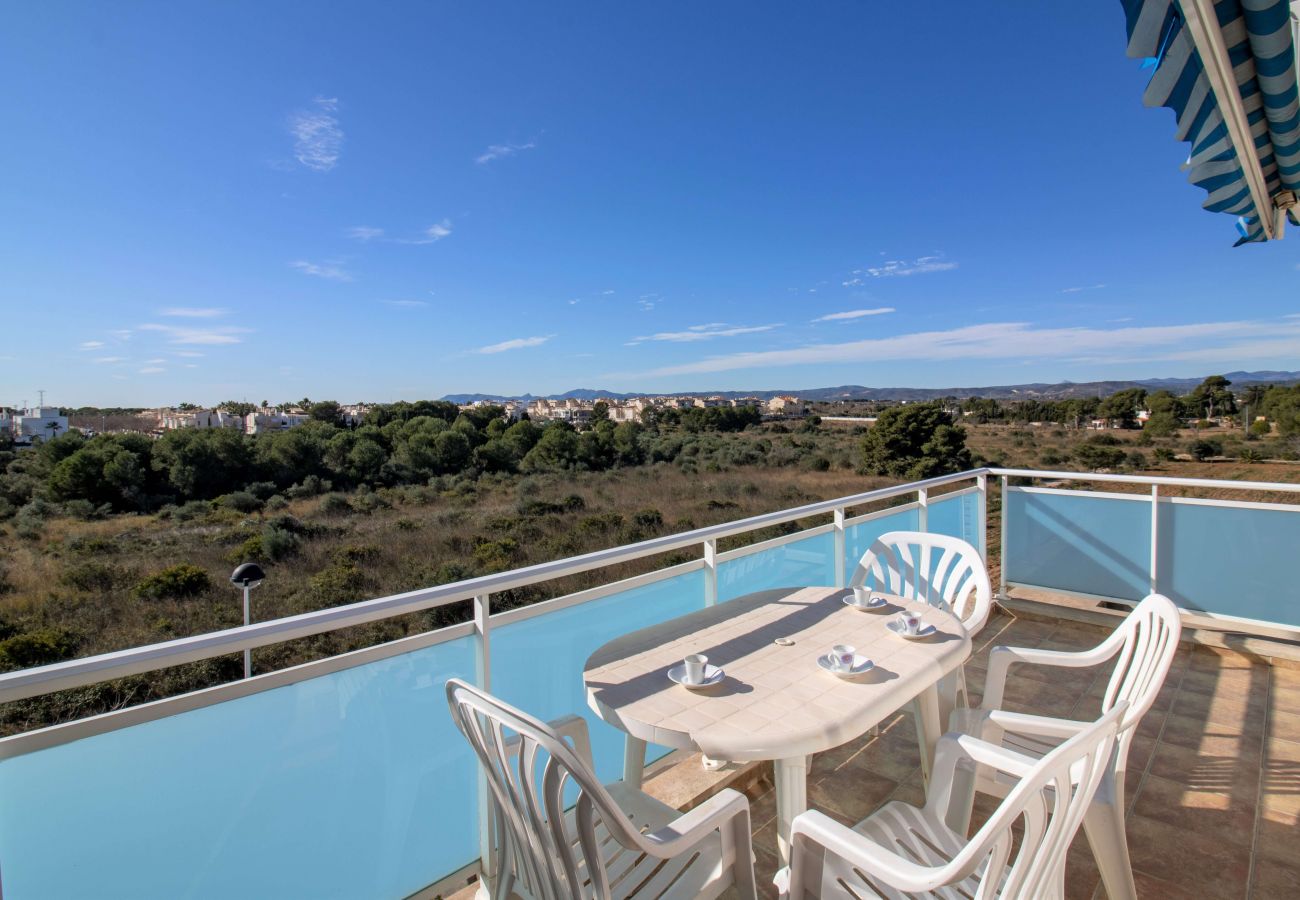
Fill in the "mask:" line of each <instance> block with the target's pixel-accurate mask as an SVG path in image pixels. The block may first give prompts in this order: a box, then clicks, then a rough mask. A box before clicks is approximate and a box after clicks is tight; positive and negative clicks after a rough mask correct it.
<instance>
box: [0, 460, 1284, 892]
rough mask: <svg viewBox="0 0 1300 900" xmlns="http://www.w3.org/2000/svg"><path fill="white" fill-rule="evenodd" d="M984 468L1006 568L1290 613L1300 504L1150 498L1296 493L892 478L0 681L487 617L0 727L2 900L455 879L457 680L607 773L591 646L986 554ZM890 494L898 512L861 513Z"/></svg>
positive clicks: (360, 888)
mask: <svg viewBox="0 0 1300 900" xmlns="http://www.w3.org/2000/svg"><path fill="white" fill-rule="evenodd" d="M991 476H992V477H997V476H1001V477H1002V482H1003V488H1002V496H1003V505H1002V509H1003V510H1004V514H1003V526H1002V528H1003V531H1002V535H1003V540H1002V559H1003V565H1002V571H1003V573H1004V579H1005V584H1008V585H1027V586H1036V587H1043V588H1050V589H1053V590H1058V591H1065V592H1074V593H1080V594H1087V595H1092V596H1104V597H1107V598H1113V599H1118V600H1136V599H1139V598H1140V597H1141V596H1143V595H1144V594H1145V593H1147V592H1148V591H1149V590H1150V588H1151V586H1152V585H1153V584H1154V585H1156V586H1157V587H1159V588H1160V589H1161V590H1162V591H1164V592H1165V593H1168V594H1170V596H1173V597H1174V598H1175V599H1176V600H1178V601H1179V602H1180V603H1182V604H1184V605H1186V606H1188V607H1189V608H1193V609H1196V610H1198V611H1202V612H1206V613H1209V614H1213V615H1218V616H1223V617H1235V618H1243V619H1255V620H1262V621H1268V622H1270V623H1274V624H1282V625H1286V626H1290V627H1296V626H1297V625H1298V624H1300V602H1297V595H1296V590H1295V588H1294V587H1293V586H1292V585H1291V584H1290V582H1289V578H1288V574H1289V571H1290V567H1289V566H1287V565H1286V563H1287V562H1288V555H1287V554H1286V553H1285V552H1284V548H1286V547H1288V546H1289V547H1295V546H1300V540H1298V539H1300V515H1296V513H1298V512H1300V507H1298V506H1289V505H1281V504H1265V503H1240V502H1230V501H1220V500H1212V501H1201V500H1195V501H1193V500H1189V499H1183V498H1172V497H1170V498H1166V497H1161V496H1160V495H1159V491H1160V489H1161V488H1162V487H1164V486H1168V485H1175V484H1176V485H1180V486H1191V487H1206V486H1209V487H1214V488H1231V489H1233V490H1254V491H1291V492H1300V485H1282V484H1258V483H1243V482H1204V481H1196V480H1189V479H1152V478H1140V477H1134V478H1122V479H1120V476H1090V475H1080V474H1077V473H1051V472H1028V471H1019V470H1001V469H979V470H974V471H970V472H964V473H960V474H957V475H952V476H945V477H942V478H935V479H930V480H928V481H922V482H915V483H911V484H904V485H898V486H894V487H889V488H884V489H881V490H876V491H870V492H867V493H863V494H857V495H854V496H850V497H842V498H839V499H835V500H828V501H824V502H820V503H814V504H809V505H806V506H801V507H797V508H792V509H787V510H782V511H779V512H774V513H769V514H766V515H762V516H755V517H753V518H749V519H745V520H742V521H738V522H732V523H726V524H722V525H716V526H711V527H708V528H701V529H696V530H694V531H690V532H685V533H682V534H677V535H669V536H665V537H661V538H655V539H653V540H649V541H643V542H641V543H637V544H631V545H627V546H624V547H617V548H613V549H609V550H603V551H599V552H596V553H590V554H586V555H584V556H579V557H573V558H570V559H565V560H558V561H555V562H549V563H543V564H540V565H536V566H530V567H528V568H524V569H518V570H514V571H510V572H503V573H499V574H494V575H488V576H484V577H481V578H476V579H471V580H468V581H463V582H458V583H456V584H450V585H443V586H440V587H437V588H431V589H428V590H421V591H414V592H411V593H407V594H401V595H396V596H392V597H382V598H378V599H374V600H367V601H363V602H360V603H355V604H352V605H349V606H345V607H338V608H334V609H329V610H322V611H319V612H313V613H307V614H304V615H299V616H293V617H290V618H285V619H278V620H274V621H269V622H260V623H257V624H253V625H248V626H244V627H241V628H233V629H228V630H226V631H221V632H215V633H212V634H207V635H201V636H198V637H193V638H185V639H181V640H176V641H169V642H166V643H163V644H156V645H152V646H149V647H141V648H136V649H132V650H126V651H121V652H118V653H110V654H104V655H102V656H98V657H91V658H87V659H81V660H72V661H69V662H65V663H59V664H56V665H52V666H44V667H41V668H37V669H29V670H25V671H21V672H12V673H7V674H4V675H0V702H9V701H13V700H17V699H21V698H25V697H31V696H36V695H40V694H45V693H49V692H53V691H58V690H63V689H68V688H75V687H79V686H84V685H89V684H94V683H97V682H101V681H104V680H107V679H112V678H118V677H122V676H124V675H130V674H136V673H140V672H147V671H152V670H156V669H161V668H165V667H167V666H172V665H177V664H181V663H185V662H190V661H194V660H198V659H203V658H208V657H213V656H220V655H225V654H230V653H235V652H239V651H242V650H244V649H249V648H257V647H261V646H265V645H268V644H272V643H276V642H279V641H286V640H292V639H295V638H300V637H304V636H307V635H311V634H319V633H322V632H326V631H331V630H335V629H339V628H345V627H348V626H352V625H357V624H361V623H364V622H370V621H375V620H377V619H382V618H385V617H388V616H394V615H400V614H404V613H409V612H414V611H418V610H423V609H431V608H434V607H437V606H443V605H446V604H449V603H455V602H461V601H465V600H470V601H472V605H473V611H474V615H473V620H472V621H470V622H465V623H463V624H458V625H454V626H451V627H449V628H443V629H440V630H438V631H434V632H430V633H427V634H421V635H417V636H414V637H409V638H405V639H402V640H398V641H394V642H392V643H388V644H383V645H380V646H376V647H370V648H367V649H364V650H358V651H355V652H352V653H347V654H343V655H339V656H334V657H330V658H328V659H323V660H319V661H316V662H311V663H306V664H304V665H300V666H296V667H294V668H291V669H285V670H282V671H277V672H270V673H267V674H264V675H259V676H256V677H254V678H250V679H247V680H243V681H238V682H233V683H230V684H223V685H220V686H217V687H213V688H209V689H206V690H202V691H196V692H193V693H190V694H185V695H182V696H179V697H173V698H168V699H165V700H159V701H156V702H153V703H148V704H143V705H140V706H136V707H131V708H127V709H123V710H119V711H115V712H111V713H106V714H103V715H98V716H94V717H91V718H87V719H82V720H78V721H74V722H69V723H66V724H61V725H56V726H52V727H49V728H45V729H41V730H38V731H33V732H29V733H26V734H20V735H16V736H13V737H10V738H6V739H3V740H0V810H3V814H2V815H0V873H3V874H2V877H3V892H4V896H5V897H7V898H10V900H14V898H17V900H21V898H26V897H49V896H85V895H95V896H131V897H154V896H157V897H174V896H196V895H203V896H207V895H217V894H245V895H246V894H249V893H250V891H251V892H252V893H257V894H261V895H268V896H313V897H331V896H339V897H355V896H373V897H394V898H397V897H407V896H410V895H413V894H416V895H425V894H431V893H432V892H433V891H434V890H435V889H436V886H437V885H439V884H449V883H450V880H451V879H455V880H458V881H461V883H463V879H464V878H465V877H467V875H468V874H469V873H470V872H472V871H473V869H474V867H475V866H476V865H477V859H478V857H479V855H480V846H479V822H480V807H479V803H480V799H479V797H478V795H477V789H476V784H477V777H476V772H475V768H474V763H473V760H472V758H471V755H470V753H469V750H468V747H467V745H466V744H465V742H464V741H463V740H462V739H461V737H460V735H459V734H458V733H457V732H456V731H455V730H454V728H453V726H452V724H451V721H450V718H449V717H448V715H447V712H446V707H445V701H444V696H443V691H442V686H443V684H444V682H445V681H446V680H447V679H448V678H450V677H459V678H464V679H466V680H469V681H472V682H474V683H477V684H480V685H482V686H484V687H486V688H487V689H489V690H491V691H492V692H493V693H495V694H497V695H499V696H501V697H503V698H504V699H505V700H507V701H508V702H511V703H514V704H517V705H519V706H521V707H523V708H525V709H527V710H528V711H529V712H531V713H533V714H535V715H538V716H541V717H543V718H552V717H555V716H558V715H561V714H565V713H579V714H583V715H586V716H587V717H588V720H589V722H590V723H591V728H592V742H593V751H594V754H595V758H596V763H597V768H598V770H599V774H600V775H601V776H602V778H605V779H607V780H612V779H614V778H617V777H618V775H619V772H620V768H621V762H622V736H621V734H619V733H618V732H616V731H615V730H614V729H612V728H610V727H609V726H606V725H605V724H604V723H601V722H599V721H598V720H595V719H594V717H593V716H591V715H590V714H589V713H588V712H587V707H586V703H585V700H584V697H583V692H582V682H581V669H582V665H583V663H584V662H585V660H586V658H587V656H588V655H589V654H590V653H591V651H592V650H594V649H595V648H596V647H598V646H599V645H600V644H602V643H604V642H605V641H607V640H609V639H610V638H613V637H615V636H618V635H620V634H624V633H627V632H629V631H632V630H635V629H638V628H643V627H646V626H648V625H652V624H655V623H658V622H662V621H665V620H667V619H670V618H673V617H675V616H679V615H682V614H684V613H687V612H690V611H692V610H695V609H699V608H701V607H703V606H706V605H710V604H714V603H725V602H726V601H727V600H729V599H731V598H733V597H736V596H739V595H741V594H745V593H748V592H750V591H755V590H759V589H763V588H770V587H779V586H786V585H799V584H838V585H842V584H844V583H845V581H846V580H847V578H848V576H849V573H851V571H852V568H853V566H854V564H855V563H856V561H857V559H858V558H859V557H860V556H861V554H862V553H863V552H864V551H865V550H866V548H867V547H868V546H869V545H870V543H871V542H872V541H873V540H874V539H875V538H876V537H877V536H878V535H880V534H882V533H884V532H886V531H891V530H898V529H908V530H929V531H935V532H941V533H944V534H951V535H954V536H957V537H961V538H964V539H965V540H967V541H969V542H971V543H972V544H975V545H976V546H977V547H979V548H980V550H981V551H982V552H984V551H986V549H987V547H986V542H985V538H986V533H987V528H986V522H987V518H988V517H987V498H988V479H989V478H990V477H991ZM1021 479H1040V480H1046V479H1074V480H1080V479H1082V480H1087V481H1098V482H1100V481H1105V480H1113V479H1120V480H1124V481H1127V482H1131V483H1132V482H1136V483H1139V484H1142V485H1147V486H1150V487H1151V494H1149V495H1147V494H1142V495H1132V494H1110V493H1098V492H1086V491H1077V490H1060V489H1043V488H1030V487H1021V486H1017V485H1013V484H1011V483H1010V482H1009V480H1016V481H1019V480H1021ZM882 503H893V504H896V505H892V506H888V507H887V508H884V509H878V510H876V511H873V512H868V513H866V514H863V515H854V514H853V513H854V511H855V510H858V509H861V508H863V507H867V506H879V505H880V504H882ZM1144 515H1145V519H1143V518H1142V517H1143V516H1144ZM815 516H827V517H829V518H830V521H829V522H826V523H824V524H820V525H817V526H816V527H813V528H808V529H805V530H802V531H798V532H796V533H794V534H790V535H787V536H783V537H779V538H776V539H773V540H767V541H762V542H760V543H754V544H750V545H748V546H744V547H741V548H739V549H734V550H728V551H725V552H719V550H718V543H719V541H721V540H724V539H727V538H734V537H739V536H744V535H747V534H752V533H753V532H755V531H758V530H759V529H763V528H767V527H770V526H773V525H781V524H785V523H789V522H794V521H797V520H805V519H808V518H811V517H815ZM1143 522H1145V523H1146V524H1145V526H1144V525H1143ZM691 547H694V548H698V549H699V551H700V557H699V558H698V559H695V560H692V561H690V562H687V563H683V564H680V565H674V566H669V567H667V568H663V569H660V570H658V571H654V572H651V573H649V574H645V575H639V576H637V577H634V578H630V579H626V580H623V581H619V582H616V583H612V584H607V585H603V586H600V587H597V588H593V589H590V590H585V591H581V592H579V593H575V594H570V595H568V596H564V597H560V598H557V599H555V600H550V601H546V602H543V603H537V604H534V605H532V606H528V607H523V608H518V609H512V610H509V611H505V612H500V613H493V612H492V611H491V597H492V595H493V593H495V592H499V591H503V590H507V589H511V588H516V587H521V586H524V585H528V584H535V583H539V582H545V581H549V580H552V579H556V578H562V577H565V576H569V575H573V574H576V573H579V572H585V571H590V570H593V569H599V568H602V567H606V566H610V565H616V564H620V563H625V562H628V561H631V560H637V559H643V558H646V557H649V556H654V555H657V554H662V553H666V552H669V551H679V550H682V549H685V548H691ZM1210 547H1212V548H1213V550H1214V553H1213V554H1212V555H1209V554H1207V553H1206V552H1205V551H1206V550H1207V548H1210ZM1260 548H1264V552H1263V553H1261V552H1260ZM1216 564H1218V568H1216ZM665 752H667V751H666V750H665V749H664V748H651V751H650V755H651V757H652V758H653V757H655V756H658V755H662V754H663V753H665ZM254 886H255V888H254Z"/></svg>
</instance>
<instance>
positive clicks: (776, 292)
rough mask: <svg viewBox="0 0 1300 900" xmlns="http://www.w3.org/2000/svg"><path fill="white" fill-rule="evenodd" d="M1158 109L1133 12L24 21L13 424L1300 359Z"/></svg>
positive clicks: (844, 8)
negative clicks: (107, 413) (22, 414)
mask: <svg viewBox="0 0 1300 900" xmlns="http://www.w3.org/2000/svg"><path fill="white" fill-rule="evenodd" d="M1145 79H1146V73H1145V72H1143V71H1142V70H1141V69H1140V68H1139V64H1138V62H1137V61H1134V60H1129V59H1127V58H1126V57H1125V55H1124V25H1123V17H1122V14H1121V9H1120V5H1119V3H1117V2H1114V0H1096V2H1090V3H1078V4H1061V3H1050V4H1047V3H1041V2H1030V0H1022V2H1003V3H997V4H956V3H952V4H929V3H927V4H878V3H848V2H834V3H816V4H807V5H802V6H799V7H797V8H796V7H794V6H790V5H788V4H761V5H760V4H752V3H722V2H710V3H658V4H635V5H634V4H594V3H593V4H584V5H569V4H550V3H547V4H539V3H517V4H506V3H476V4H451V3H409V4H398V3H392V4H361V3H334V4H316V3H310V4H309V3H297V4H291V3H272V4H268V3H242V4H241V3H220V4H218V3H206V4H199V3H174V2H173V3H145V2H139V3H131V4H113V5H105V4H92V3H88V2H87V3H62V4H34V3H32V4H8V5H7V6H6V7H5V8H4V10H3V12H0V101H2V102H0V107H2V108H3V109H5V111H6V113H5V126H6V127H5V138H4V140H3V141H0V169H2V170H3V172H4V188H3V190H0V247H3V250H2V251H0V272H2V273H3V277H0V304H3V309H4V310H5V313H4V318H5V323H6V326H7V327H6V329H5V331H6V336H7V340H6V341H5V345H6V346H5V347H4V348H0V390H2V391H3V395H2V396H0V402H2V403H16V402H19V401H21V400H23V399H28V400H33V401H34V400H35V397H36V390H37V389H41V388H43V389H45V390H46V391H47V392H48V393H47V398H48V399H49V400H50V401H51V402H55V403H61V404H64V405H80V404H105V405H107V404H129V405H154V404H163V403H175V402H179V401H182V400H188V401H192V402H217V401H220V400H223V399H241V398H242V399H248V400H251V401H254V402H256V401H258V400H262V399H269V400H271V401H272V402H276V401H280V400H286V399H291V398H299V397H303V396H310V397H313V398H316V399H321V398H327V397H332V398H336V399H339V400H343V401H356V400H394V399H401V398H406V399H413V398H418V397H431V396H440V395H442V394H444V393H447V392H461V391H485V392H508V393H521V392H525V391H531V392H534V393H541V392H554V391H563V390H567V389H570V388H575V387H592V388H604V389H610V390H645V391H671V390H707V389H745V388H753V389H770V388H801V387H816V386H826V385H833V384H845V383H857V384H866V385H874V386H889V385H915V386H952V385H978V384H998V383H1007V382H1022V381H1039V380H1041V381H1058V380H1062V379H1071V380H1086V379H1092V378H1101V377H1153V376H1166V375H1198V374H1202V373H1206V372H1212V371H1221V370H1231V369H1237V368H1245V369H1254V368H1296V367H1297V365H1296V364H1297V362H1298V361H1300V319H1298V318H1296V317H1295V314H1296V313H1297V312H1300V303H1297V301H1296V296H1297V286H1298V284H1300V271H1298V269H1297V263H1300V243H1297V241H1298V240H1300V235H1292V236H1291V239H1290V240H1286V241H1281V242H1272V243H1270V244H1267V245H1256V246H1248V247H1243V248H1239V249H1234V248H1233V247H1232V242H1233V239H1234V237H1235V235H1234V233H1233V228H1232V220H1231V218H1230V217H1228V216H1224V215H1214V214H1210V213H1206V212H1203V211H1202V210H1200V208H1199V206H1200V203H1201V201H1202V199H1203V195H1202V194H1201V193H1200V192H1199V191H1197V190H1196V189H1195V188H1193V187H1191V186H1190V185H1188V184H1187V183H1186V182H1185V179H1184V176H1183V175H1182V174H1180V172H1179V171H1178V165H1179V163H1180V162H1181V161H1182V160H1183V158H1184V157H1185V146H1184V145H1180V144H1177V143H1175V142H1174V140H1173V128H1174V124H1173V119H1172V114H1171V113H1169V111H1168V110H1150V109H1144V108H1143V107H1142V106H1141V102H1140V96H1141V91H1142V88H1143V85H1144V83H1145ZM1288 316H1290V318H1287V317H1288Z"/></svg>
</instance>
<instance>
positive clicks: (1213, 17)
mask: <svg viewBox="0 0 1300 900" xmlns="http://www.w3.org/2000/svg"><path fill="white" fill-rule="evenodd" d="M1120 3H1121V5H1122V6H1123V7H1124V16H1125V23H1126V25H1127V27H1128V55H1129V56H1132V57H1140V58H1144V59H1145V60H1146V63H1145V64H1146V65H1147V66H1149V67H1151V68H1153V69H1154V70H1155V71H1154V74H1153V75H1152V77H1151V81H1150V83H1149V84H1148V85H1147V89H1146V93H1145V94H1144V95H1143V98H1142V99H1143V102H1145V103H1146V105H1147V106H1166V107H1168V108H1169V109H1172V110H1173V111H1174V115H1175V116H1176V117H1177V123H1178V126H1177V137H1178V140H1180V141H1187V142H1188V143H1189V144H1191V150H1190V153H1189V155H1188V159H1187V162H1186V164H1185V166H1184V167H1185V168H1186V169H1187V170H1188V172H1189V180H1190V181H1191V182H1192V183H1193V184H1195V185H1196V186H1198V187H1200V188H1203V189H1204V190H1205V191H1206V193H1207V194H1208V196H1207V197H1206V199H1205V203H1204V206H1205V208H1206V209H1208V210H1210V211H1212V212H1225V213H1231V214H1232V215H1235V216H1237V230H1238V231H1239V232H1240V234H1241V238H1240V240H1238V241H1237V245H1238V246H1240V245H1241V244H1245V243H1251V242H1257V241H1267V240H1275V239H1278V238H1281V237H1282V234H1283V231H1284V229H1285V227H1286V222H1287V219H1288V218H1289V219H1290V221H1291V224H1292V225H1300V220H1297V217H1296V216H1297V207H1296V205H1295V204H1296V197H1297V194H1298V193H1300V83H1298V82H1297V63H1296V47H1297V44H1298V43H1300V25H1298V23H1300V0H1293V2H1289V0H1219V2H1217V3H1215V2H1213V0H1120Z"/></svg>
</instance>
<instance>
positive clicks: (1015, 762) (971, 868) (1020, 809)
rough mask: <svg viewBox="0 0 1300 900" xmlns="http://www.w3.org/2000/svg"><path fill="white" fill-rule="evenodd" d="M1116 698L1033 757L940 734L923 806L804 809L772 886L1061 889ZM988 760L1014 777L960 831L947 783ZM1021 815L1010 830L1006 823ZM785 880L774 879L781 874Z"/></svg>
mask: <svg viewBox="0 0 1300 900" xmlns="http://www.w3.org/2000/svg"><path fill="white" fill-rule="evenodd" d="M1125 708H1126V707H1125V704H1123V703H1120V704H1119V705H1118V706H1116V707H1115V708H1114V709H1113V710H1111V712H1109V713H1108V714H1106V715H1105V716H1103V717H1102V718H1101V719H1099V720H1097V721H1096V722H1093V723H1090V724H1089V725H1087V726H1086V727H1084V728H1083V729H1082V730H1081V731H1079V732H1078V733H1076V734H1075V735H1073V736H1072V737H1071V738H1070V739H1069V740H1068V741H1066V742H1065V743H1063V744H1062V745H1061V746H1060V747H1058V748H1056V749H1055V750H1053V751H1052V752H1051V753H1049V754H1047V755H1046V756H1044V757H1042V758H1040V759H1033V758H1030V757H1027V756H1024V755H1022V754H1019V753H1016V752H1014V751H1012V750H1008V749H1006V748H1004V747H998V746H995V745H993V744H990V743H987V742H985V741H981V740H978V739H976V738H973V737H971V736H969V735H955V734H948V735H945V736H944V737H943V738H942V739H941V740H940V741H939V747H938V751H937V753H936V755H935V779H934V782H933V785H934V786H933V788H932V789H931V790H930V793H929V795H928V797H927V799H926V803H925V806H923V807H919V808H918V807H915V806H912V805H910V804H907V803H902V802H900V801H897V800H896V801H894V802H892V803H888V804H886V805H885V806H884V807H882V808H881V809H880V810H879V811H877V812H875V813H873V814H872V815H871V816H869V817H868V818H866V819H864V820H863V821H862V822H859V823H858V824H857V825H856V826H855V827H853V828H851V829H850V828H848V827H846V826H844V825H841V824H840V823H839V822H836V821H835V820H834V819H832V818H830V817H828V816H826V815H824V814H822V813H820V812H806V813H803V814H802V815H800V816H798V817H797V818H796V819H795V820H794V825H793V828H792V829H791V831H792V833H791V840H792V842H793V856H792V860H791V865H790V869H789V870H788V872H782V873H778V875H777V885H778V887H779V888H782V894H783V896H785V897H787V898H789V900H807V898H812V897H844V898H855V900H856V898H862V897H890V898H894V897H902V896H911V895H912V894H918V893H925V894H927V895H929V894H933V895H934V896H940V897H952V898H958V897H961V898H975V900H988V898H993V897H1000V898H1007V900H1011V898H1026V900H1040V898H1061V897H1063V896H1064V893H1065V859H1066V852H1067V851H1068V850H1069V847H1070V842H1071V841H1072V840H1073V839H1074V835H1075V833H1076V832H1077V831H1078V830H1079V825H1080V823H1081V821H1082V820H1083V817H1084V814H1085V812H1086V811H1087V809H1088V803H1089V800H1090V798H1091V797H1092V795H1093V793H1094V792H1095V791H1096V790H1097V785H1098V783H1099V782H1100V781H1101V778H1102V775H1103V774H1104V772H1105V770H1106V768H1107V765H1108V762H1109V760H1110V757H1111V754H1112V753H1113V752H1114V745H1115V737H1116V733H1117V732H1118V730H1119V724H1120V717H1121V716H1122V715H1123V714H1124V710H1125ZM972 765H979V766H987V767H990V768H992V769H995V770H997V771H999V772H1005V773H1007V774H1008V775H1010V776H1012V777H1014V778H1015V779H1016V784H1015V787H1014V788H1012V791H1011V793H1010V794H1009V795H1008V797H1007V798H1006V800H1004V801H1003V802H1002V805H1001V806H999V807H998V808H997V810H996V811H995V812H994V813H993V815H992V816H990V817H989V820H988V821H987V822H986V823H985V824H984V826H983V827H982V828H981V829H980V830H979V831H978V832H977V833H976V834H975V835H974V837H972V838H971V839H970V840H967V839H966V837H965V836H964V835H962V834H961V833H959V832H957V831H954V830H953V829H952V828H950V827H949V826H948V825H947V824H946V823H947V820H948V819H950V818H954V817H956V818H960V817H962V816H963V815H964V816H969V814H970V813H969V810H954V809H953V808H952V807H953V805H954V804H957V805H960V804H963V803H965V804H967V805H969V799H968V798H961V797H957V796H956V795H954V794H953V793H952V791H951V786H952V784H953V777H954V775H955V773H956V772H957V771H958V770H959V769H960V768H961V767H968V766H972ZM1017 822H1020V823H1021V824H1022V826H1023V828H1022V829H1020V834H1019V835H1017V834H1016V833H1015V832H1014V831H1013V830H1012V829H1013V826H1014V825H1015V824H1016V823H1017ZM783 881H785V882H787V883H786V884H782V882H783Z"/></svg>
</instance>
